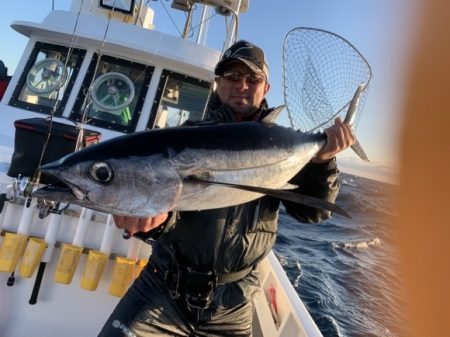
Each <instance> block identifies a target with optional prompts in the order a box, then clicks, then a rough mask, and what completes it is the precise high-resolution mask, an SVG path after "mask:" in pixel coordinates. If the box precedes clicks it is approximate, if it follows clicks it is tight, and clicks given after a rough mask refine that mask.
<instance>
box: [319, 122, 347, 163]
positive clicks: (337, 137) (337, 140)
mask: <svg viewBox="0 0 450 337" xmlns="http://www.w3.org/2000/svg"><path fill="white" fill-rule="evenodd" d="M324 132H325V134H326V135H327V143H326V144H325V146H324V147H323V149H322V150H320V151H319V152H318V153H317V155H316V156H315V157H314V158H313V159H312V162H313V163H323V162H326V161H328V160H330V159H331V158H333V157H334V156H336V154H338V153H339V152H341V151H344V150H345V149H346V148H348V147H350V146H352V145H353V144H355V142H356V137H355V134H354V133H353V130H352V128H351V126H350V125H348V124H345V123H343V122H342V120H341V119H340V118H339V117H338V118H336V119H335V120H334V125H332V126H330V127H329V128H327V129H325V130H324Z"/></svg>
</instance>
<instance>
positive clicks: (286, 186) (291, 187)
mask: <svg viewBox="0 0 450 337" xmlns="http://www.w3.org/2000/svg"><path fill="white" fill-rule="evenodd" d="M296 188H298V185H294V184H289V183H286V185H284V186H283V187H282V188H280V190H295V189H296Z"/></svg>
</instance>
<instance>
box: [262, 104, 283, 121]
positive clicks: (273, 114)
mask: <svg viewBox="0 0 450 337" xmlns="http://www.w3.org/2000/svg"><path fill="white" fill-rule="evenodd" d="M285 107H286V105H280V106H279V107H276V108H274V109H273V110H272V111H271V112H269V114H268V115H267V116H265V117H264V118H263V119H262V120H261V121H262V122H263V123H266V124H275V120H276V119H277V117H278V115H279V114H280V112H281V111H283V110H284V108H285Z"/></svg>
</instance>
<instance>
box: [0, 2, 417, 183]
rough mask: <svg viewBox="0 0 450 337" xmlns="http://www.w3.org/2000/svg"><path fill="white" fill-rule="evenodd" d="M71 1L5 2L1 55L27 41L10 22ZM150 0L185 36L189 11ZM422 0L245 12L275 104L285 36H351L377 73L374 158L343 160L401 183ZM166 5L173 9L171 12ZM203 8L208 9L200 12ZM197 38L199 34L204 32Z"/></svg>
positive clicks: (364, 129) (361, 136) (369, 119)
mask: <svg viewBox="0 0 450 337" xmlns="http://www.w3.org/2000/svg"><path fill="white" fill-rule="evenodd" d="M71 3H72V1H71V0H54V1H52V0H39V1H36V0H21V1H2V2H1V4H0V43H1V46H2V47H1V48H0V59H1V60H3V62H4V63H5V65H6V66H7V67H8V69H9V74H10V75H11V74H12V72H13V71H14V69H15V67H16V65H17V62H18V60H19V58H20V55H21V54H22V52H23V49H24V47H25V45H26V42H27V39H26V38H25V37H24V36H22V35H20V34H19V33H17V32H15V31H14V30H13V29H12V28H10V24H11V22H13V21H16V20H19V21H33V22H41V21H42V20H43V18H44V17H45V16H46V15H47V13H48V12H49V11H51V10H52V6H53V7H54V8H55V9H60V10H68V9H69V8H70V5H71ZM148 3H149V6H150V7H152V8H153V9H154V11H155V19H154V24H155V29H157V30H159V31H162V32H165V33H168V34H172V35H179V32H180V31H182V30H183V25H184V18H185V14H184V13H183V12H179V13H173V11H172V10H171V9H170V4H171V1H168V0H159V1H148ZM418 7H419V4H418V1H417V0H277V1H267V0H250V1H249V10H248V12H246V13H242V14H241V15H240V20H239V31H238V38H239V39H246V40H248V41H251V42H253V43H255V44H257V45H259V46H260V47H261V48H263V49H264V50H265V52H266V58H267V60H268V63H269V67H270V83H271V89H270V91H269V93H268V96H267V99H268V101H269V105H272V106H277V105H281V104H283V103H284V100H283V89H282V52H283V42H284V38H285V36H286V34H287V33H288V32H289V31H290V30H291V29H293V28H295V27H300V26H302V27H313V28H320V29H323V30H328V31H330V32H333V33H335V34H338V35H340V36H342V37H344V38H345V39H347V40H348V41H350V42H351V43H352V44H353V45H354V46H355V47H356V48H357V49H358V50H359V51H360V52H361V54H362V55H364V57H365V58H366V59H367V60H368V62H369V63H370V65H371V67H372V72H373V80H372V82H371V85H370V87H369V92H368V96H367V99H366V103H365V109H364V111H363V114H362V116H361V118H360V121H359V124H358V129H357V130H356V135H357V138H358V140H359V142H360V143H361V145H362V146H363V148H364V149H365V151H366V153H367V154H368V156H369V158H370V160H371V162H370V163H368V164H366V163H364V162H362V161H361V160H360V159H358V158H357V157H356V156H355V155H354V154H353V152H352V151H351V150H346V151H345V152H343V153H342V154H341V155H340V156H339V157H338V159H339V163H340V167H341V169H342V170H343V171H347V172H350V173H355V174H357V175H362V176H367V177H370V178H374V179H377V180H386V181H390V182H395V180H396V176H395V173H396V168H397V166H398V153H397V152H398V136H399V133H400V131H401V121H402V111H403V104H404V101H403V95H404V94H405V92H404V89H405V83H406V82H407V79H408V69H409V68H408V67H409V64H410V59H411V58H410V51H411V49H412V45H413V42H414V39H413V34H412V32H413V31H414V27H415V23H416V21H417V20H416V18H417V14H418V11H419V8H418ZM166 10H167V11H170V12H171V14H172V16H171V17H169V16H168V15H167V12H166ZM199 12H200V8H199V10H197V11H196V13H199ZM194 24H195V23H194ZM224 27H225V18H224V17H222V16H219V15H216V16H215V17H214V18H213V19H211V20H210V24H209V27H208V32H209V35H208V37H207V40H206V44H207V45H209V46H211V47H214V48H217V49H222V46H223V34H222V32H223V31H224ZM194 34H196V32H195V31H194ZM193 38H194V40H195V38H196V35H194V37H193Z"/></svg>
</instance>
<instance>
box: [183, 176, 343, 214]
mask: <svg viewBox="0 0 450 337" xmlns="http://www.w3.org/2000/svg"><path fill="white" fill-rule="evenodd" d="M185 180H186V181H190V182H194V183H201V184H212V185H223V186H227V187H232V188H237V189H240V190H244V191H249V192H255V193H261V194H265V195H270V196H272V197H275V198H278V199H282V200H287V201H292V202H295V203H297V204H301V205H305V206H309V207H314V208H319V209H324V210H327V211H331V212H335V213H337V214H340V215H342V216H345V217H347V218H351V216H350V214H348V213H347V212H346V211H345V210H343V209H342V208H341V207H339V206H337V205H335V204H333V203H331V202H329V201H326V200H323V199H319V198H315V197H311V196H309V195H304V194H300V193H297V192H294V191H290V190H277V189H271V188H265V187H258V186H248V185H238V184H230V183H224V182H219V181H207V180H202V179H199V178H197V177H196V176H190V177H186V178H185ZM291 186H294V185H291Z"/></svg>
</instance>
